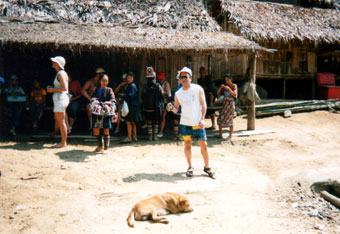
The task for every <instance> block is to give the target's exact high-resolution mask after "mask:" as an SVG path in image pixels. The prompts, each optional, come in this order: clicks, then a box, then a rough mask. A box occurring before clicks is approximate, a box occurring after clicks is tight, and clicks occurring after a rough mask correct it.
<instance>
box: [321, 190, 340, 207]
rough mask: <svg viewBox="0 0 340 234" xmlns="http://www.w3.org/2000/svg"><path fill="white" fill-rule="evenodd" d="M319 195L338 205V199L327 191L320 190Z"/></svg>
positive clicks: (339, 205)
mask: <svg viewBox="0 0 340 234" xmlns="http://www.w3.org/2000/svg"><path fill="white" fill-rule="evenodd" d="M320 194H321V197H323V198H325V199H326V200H327V201H329V202H331V203H332V204H333V205H336V206H337V207H340V199H339V198H337V197H336V196H334V195H332V194H330V193H328V192H327V191H321V193H320Z"/></svg>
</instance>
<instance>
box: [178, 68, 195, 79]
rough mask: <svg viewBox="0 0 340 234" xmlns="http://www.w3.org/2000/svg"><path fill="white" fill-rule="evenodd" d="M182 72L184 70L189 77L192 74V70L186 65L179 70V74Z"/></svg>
mask: <svg viewBox="0 0 340 234" xmlns="http://www.w3.org/2000/svg"><path fill="white" fill-rule="evenodd" d="M182 72H186V73H188V74H189V75H190V77H191V76H192V71H191V69H190V68H188V67H183V68H182V69H181V70H180V71H179V74H181V73H182Z"/></svg>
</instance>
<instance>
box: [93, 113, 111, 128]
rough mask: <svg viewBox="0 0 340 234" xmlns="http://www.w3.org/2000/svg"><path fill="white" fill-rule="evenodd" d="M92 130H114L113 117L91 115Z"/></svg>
mask: <svg viewBox="0 0 340 234" xmlns="http://www.w3.org/2000/svg"><path fill="white" fill-rule="evenodd" d="M91 119H92V128H101V129H105V128H112V116H103V115H93V114H92V115H91Z"/></svg>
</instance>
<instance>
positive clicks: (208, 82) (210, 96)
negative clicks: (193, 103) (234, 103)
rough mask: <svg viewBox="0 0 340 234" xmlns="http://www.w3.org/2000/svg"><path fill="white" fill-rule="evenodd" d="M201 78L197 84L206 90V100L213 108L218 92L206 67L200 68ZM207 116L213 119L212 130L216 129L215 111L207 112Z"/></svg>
mask: <svg viewBox="0 0 340 234" xmlns="http://www.w3.org/2000/svg"><path fill="white" fill-rule="evenodd" d="M200 75H201V77H200V78H198V80H197V83H198V84H199V85H200V86H202V88H203V90H204V95H205V100H206V103H207V105H208V106H212V105H213V104H214V98H215V96H216V90H215V87H214V84H213V81H212V79H211V77H210V76H209V75H207V69H206V68H205V67H201V68H200ZM206 115H207V116H209V117H210V119H211V128H210V129H212V130H215V129H216V123H215V111H214V110H207V113H206Z"/></svg>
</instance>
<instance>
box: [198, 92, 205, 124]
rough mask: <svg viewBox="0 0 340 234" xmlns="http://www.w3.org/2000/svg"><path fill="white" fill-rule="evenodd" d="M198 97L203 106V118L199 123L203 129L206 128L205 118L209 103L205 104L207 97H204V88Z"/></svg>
mask: <svg viewBox="0 0 340 234" xmlns="http://www.w3.org/2000/svg"><path fill="white" fill-rule="evenodd" d="M198 97H199V101H200V104H201V106H202V110H201V114H202V117H201V120H200V122H199V126H200V127H201V128H204V118H205V114H206V113H207V103H206V102H205V95H204V91H203V89H202V88H200V91H199V93H198Z"/></svg>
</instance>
